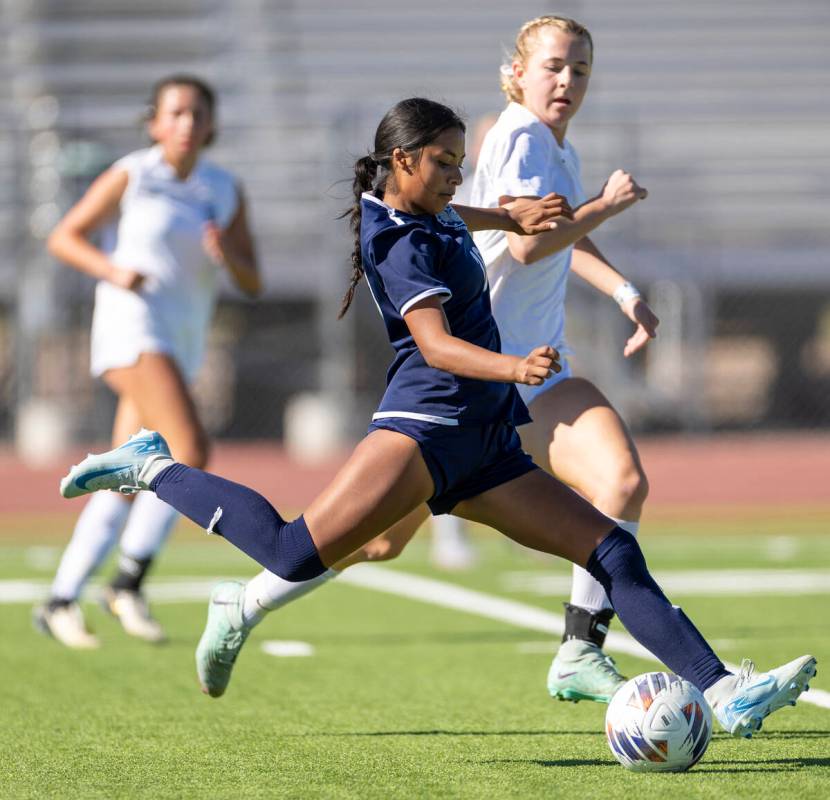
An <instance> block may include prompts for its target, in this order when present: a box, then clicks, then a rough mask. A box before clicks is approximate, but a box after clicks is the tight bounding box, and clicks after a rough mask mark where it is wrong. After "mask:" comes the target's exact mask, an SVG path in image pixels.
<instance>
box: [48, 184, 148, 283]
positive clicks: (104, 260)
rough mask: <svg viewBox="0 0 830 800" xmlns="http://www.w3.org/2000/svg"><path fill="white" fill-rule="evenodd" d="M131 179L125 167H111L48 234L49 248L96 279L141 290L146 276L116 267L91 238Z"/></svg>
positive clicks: (113, 211) (112, 212)
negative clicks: (123, 168)
mask: <svg viewBox="0 0 830 800" xmlns="http://www.w3.org/2000/svg"><path fill="white" fill-rule="evenodd" d="M128 179H129V176H128V173H127V171H126V170H122V169H109V170H107V171H106V172H105V173H103V175H101V176H100V177H98V178H97V179H96V180H95V181H94V182H93V184H92V185H91V186H90V187H89V189H87V191H86V192H85V193H84V196H83V197H82V198H81V199H80V200H79V201H78V202H77V203H76V204H75V205H74V206H72V208H70V209H69V211H67V213H66V215H65V216H64V217H63V219H62V220H61V221H60V222H59V223H58V224H57V225H56V226H55V229H54V230H53V231H52V233H51V234H50V235H49V239H48V240H47V242H46V247H47V249H48V250H49V252H50V253H51V254H52V255H53V256H54V257H55V258H57V259H58V260H60V261H62V262H64V263H65V264H69V266H71V267H74V268H75V269H77V270H78V271H79V272H83V273H84V274H86V275H90V276H91V277H93V278H96V279H98V280H103V281H109V282H110V283H113V284H115V285H116V286H120V287H121V288H122V289H133V290H135V289H138V288H139V287H140V286H141V283H142V281H143V280H144V276H143V275H142V274H141V273H140V272H137V271H135V270H132V269H123V268H121V267H117V266H116V265H115V264H113V263H112V261H110V259H109V258H108V257H107V256H106V254H105V253H104V252H102V251H101V250H99V249H98V248H97V247H95V246H94V245H93V244H92V243H91V242H90V241H89V236H90V234H91V233H92V232H93V231H94V230H95V229H96V228H99V227H100V226H101V225H102V224H104V223H105V222H106V221H107V220H109V219H112V218H113V217H115V216H116V215H117V213H118V207H119V204H120V203H121V198H122V196H123V195H124V190H125V189H126V188H127V181H128Z"/></svg>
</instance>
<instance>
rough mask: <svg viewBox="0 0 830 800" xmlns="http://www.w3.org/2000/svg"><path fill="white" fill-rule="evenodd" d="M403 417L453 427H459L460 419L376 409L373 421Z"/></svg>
mask: <svg viewBox="0 0 830 800" xmlns="http://www.w3.org/2000/svg"><path fill="white" fill-rule="evenodd" d="M395 417H403V418H405V419H418V420H421V421H422V422H431V423H433V424H434V425H446V426H448V427H451V428H457V427H458V420H457V419H452V418H451V417H436V416H433V415H432V414H418V413H416V412H415V411H376V412H375V413H374V414H372V422H374V421H375V420H376V419H394V418H395Z"/></svg>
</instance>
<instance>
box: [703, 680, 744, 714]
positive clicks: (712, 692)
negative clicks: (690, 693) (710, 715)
mask: <svg viewBox="0 0 830 800" xmlns="http://www.w3.org/2000/svg"><path fill="white" fill-rule="evenodd" d="M737 680H738V676H737V675H731V674H730V675H724V676H723V677H722V678H721V679H720V680H718V681H715V682H714V683H713V684H712V685H711V686H710V687H709V688H708V689H705V690H704V692H703V696H704V697H705V698H706V702H707V703H709V707H710V708H715V707H717V705H718V704H719V703H722V702H723V701H724V700H728V699H729V698H730V697H731V696H732V694H733V692H734V691H735V684H736V682H737Z"/></svg>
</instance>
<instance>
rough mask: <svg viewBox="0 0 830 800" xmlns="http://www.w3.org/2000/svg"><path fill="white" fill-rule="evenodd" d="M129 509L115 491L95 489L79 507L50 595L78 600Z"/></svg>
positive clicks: (126, 503)
mask: <svg viewBox="0 0 830 800" xmlns="http://www.w3.org/2000/svg"><path fill="white" fill-rule="evenodd" d="M129 513H130V502H129V500H127V499H126V498H125V497H124V496H123V495H120V494H118V493H117V492H96V493H95V494H94V495H92V497H90V498H89V502H88V503H87V504H86V505H85V506H84V510H83V511H81V516H80V517H78V521H77V522H76V523H75V530H74V531H73V532H72V538H71V539H70V540H69V544H68V545H67V547H66V550H64V551H63V556H61V563H60V565H59V566H58V571H57V573H56V574H55V580H54V581H53V582H52V597H56V598H59V599H61V600H77V599H78V597H79V596H80V594H81V590H82V589H83V588H84V584H85V583H86V582H87V580H89V576H90V575H92V573H93V572H94V571H95V570H96V569H97V568H98V567H99V566H100V565H101V562H102V561H103V560H104V559H105V558H106V557H107V555H108V554H109V552H110V550H112V548H113V546H114V545H115V543H116V542H117V541H118V534H119V533H121V528H122V527H123V526H124V522H125V521H126V519H127V515H128V514H129Z"/></svg>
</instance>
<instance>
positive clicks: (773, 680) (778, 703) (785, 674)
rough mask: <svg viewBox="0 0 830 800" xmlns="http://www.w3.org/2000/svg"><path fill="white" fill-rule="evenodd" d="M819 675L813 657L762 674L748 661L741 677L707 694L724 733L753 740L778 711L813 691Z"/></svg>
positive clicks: (725, 679)
mask: <svg viewBox="0 0 830 800" xmlns="http://www.w3.org/2000/svg"><path fill="white" fill-rule="evenodd" d="M815 674H816V659H815V658H814V657H813V656H809V655H808V656H801V658H797V659H795V660H794V661H790V662H789V663H788V664H784V665H783V666H780V667H776V668H775V669H771V670H770V671H769V672H758V673H756V672H755V664H753V663H752V661H750V660H749V659H748V658H746V659H744V661H743V663H742V664H741V671H740V672H739V673H738V675H736V676H730V677H729V678H723V679H722V681H723V683H724V684H725V685H724V686H723V687H719V686H718V684H715V685H714V686H713V687H710V689H714V690H715V691H714V692H711V693H710V690H707V691H706V692H705V693H704V694H706V695H707V697H706V699H707V701H708V702H709V704H710V705H711V706H712V711H714V713H715V716H716V717H717V719H718V722H719V723H720V724H721V726H722V727H723V728H724V730H726V731H727V732H728V733H731V734H732V735H733V736H742V737H744V738H745V739H749V738H751V737H752V734H753V733H755V732H756V731H759V730H761V725H762V723H763V721H764V719H765V718H766V717H768V716H769V715H770V714H772V713H773V712H774V711H778V709H780V708H784V706H794V705H795V702H796V700H797V699H798V697H799V695H800V694H801V693H802V692H804V691H806V690H807V689H809V688H810V687H809V685H808V682H809V681H810V679H811V678H812V677H813V676H814V675H815ZM718 683H721V682H720V681H719V682H718Z"/></svg>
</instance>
